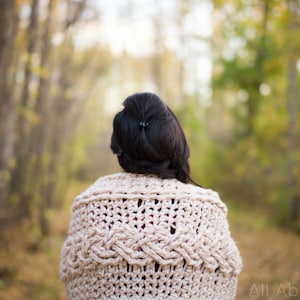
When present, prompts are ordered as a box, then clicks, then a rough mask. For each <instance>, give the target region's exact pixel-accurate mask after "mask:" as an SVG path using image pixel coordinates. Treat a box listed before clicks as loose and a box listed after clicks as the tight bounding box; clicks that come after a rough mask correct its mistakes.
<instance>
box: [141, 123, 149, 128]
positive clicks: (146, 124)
mask: <svg viewBox="0 0 300 300" xmlns="http://www.w3.org/2000/svg"><path fill="white" fill-rule="evenodd" d="M148 125H149V123H148V122H140V128H146V127H147V126H148Z"/></svg>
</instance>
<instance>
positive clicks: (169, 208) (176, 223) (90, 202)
mask: <svg viewBox="0 0 300 300" xmlns="http://www.w3.org/2000/svg"><path fill="white" fill-rule="evenodd" d="M226 214H227V209H226V206H225V205H224V203H223V202H221V200H220V199H219V196H218V194H217V193H216V192H214V191H212V190H208V189H203V188H200V187H197V186H194V185H191V184H184V183H181V182H179V181H178V180H176V179H159V178H157V177H156V176H149V175H138V174H130V173H118V174H114V175H109V176H105V177H102V178H100V179H98V180H97V181H96V182H95V183H94V184H93V185H92V186H91V187H89V188H88V189H87V190H86V191H85V192H83V193H82V194H81V195H79V196H78V197H77V198H76V199H75V201H74V204H73V207H72V218H71V221H70V227H69V232H68V236H67V239H66V240H65V242H64V245H63V248H62V252H61V263H60V275H61V279H62V281H63V282H64V283H65V285H66V290H67V298H68V299H69V300H71V299H72V300H79V299H82V300H83V299H84V300H92V299H94V300H96V299H162V300H165V299H216V300H225V299H234V298H235V294H236V288H237V276H238V274H239V273H240V271H241V266H242V263H241V258H240V255H239V251H238V249H237V247H236V245H235V243H234V241H233V240H232V239H231V237H230V231H229V226H228V222H227V219H226Z"/></svg>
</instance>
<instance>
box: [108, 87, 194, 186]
mask: <svg viewBox="0 0 300 300" xmlns="http://www.w3.org/2000/svg"><path fill="white" fill-rule="evenodd" d="M123 106H124V109H123V110H122V111H120V112H119V113H117V114H116V116H115V118H114V121H113V133H112V137H111V149H112V151H113V153H115V154H117V157H118V160H119V164H120V166H121V167H122V168H123V169H124V171H126V172H130V173H141V174H156V175H158V176H159V177H161V178H177V179H178V180H180V181H182V182H184V183H187V182H188V181H192V180H191V179H190V175H189V173H190V167H189V163H188V158H189V147H188V144H187V141H186V138H185V135H184V132H183V130H182V128H181V126H180V124H179V122H178V120H177V118H176V116H175V115H174V113H173V112H172V111H171V110H170V109H169V107H168V106H167V105H166V104H165V103H164V102H163V101H162V100H161V99H160V98H159V97H158V96H157V95H155V94H152V93H138V94H134V95H132V96H129V97H128V98H126V99H125V101H124V102H123Z"/></svg>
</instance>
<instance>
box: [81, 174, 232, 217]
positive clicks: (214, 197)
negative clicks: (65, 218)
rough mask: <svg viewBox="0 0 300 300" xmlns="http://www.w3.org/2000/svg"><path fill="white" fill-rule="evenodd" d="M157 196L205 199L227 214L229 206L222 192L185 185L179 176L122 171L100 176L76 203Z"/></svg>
mask: <svg viewBox="0 0 300 300" xmlns="http://www.w3.org/2000/svg"><path fill="white" fill-rule="evenodd" d="M124 196H126V198H127V199H128V198H137V197H142V198H149V199H151V198H153V197H155V198H157V199H161V200H163V199H182V200H187V201H202V202H210V203H211V204H216V205H217V206H219V207H220V208H221V209H222V210H224V212H225V213H227V209H226V206H225V205H224V203H223V202H222V201H221V199H220V197H219V194H218V193H217V192H216V191H214V190H212V189H208V188H203V187H200V186H196V185H194V184H186V183H183V182H180V181H179V180H177V179H161V178H159V177H157V176H156V175H148V174H135V173H127V172H120V173H114V174H110V175H106V176H102V177H100V178H99V179H97V180H96V181H95V182H94V183H93V184H92V185H91V186H89V187H88V188H87V189H86V190H85V191H83V192H82V193H81V194H79V195H78V196H77V197H76V199H75V202H82V201H92V200H93V199H99V198H104V199H107V198H109V199H112V200H113V199H122V198H124Z"/></svg>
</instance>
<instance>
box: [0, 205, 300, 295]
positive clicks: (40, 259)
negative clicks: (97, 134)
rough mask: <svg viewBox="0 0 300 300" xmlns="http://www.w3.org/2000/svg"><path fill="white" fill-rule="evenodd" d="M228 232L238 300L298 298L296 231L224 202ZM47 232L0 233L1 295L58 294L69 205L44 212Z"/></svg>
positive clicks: (298, 243) (299, 259) (299, 254)
mask: <svg viewBox="0 0 300 300" xmlns="http://www.w3.org/2000/svg"><path fill="white" fill-rule="evenodd" d="M229 211H230V213H229V219H230V223H231V230H232V235H233V238H234V239H235V240H236V242H237V243H238V247H239V249H240V251H241V254H242V257H243V261H244V268H243V272H242V273H241V275H240V278H239V289H238V296H237V299H238V300H244V299H250V300H251V299H253V300H254V299H278V300H279V299H300V251H299V249H300V236H299V235H297V234H295V233H292V232H290V231H287V230H284V229H281V228H278V227H276V226H275V225H273V224H272V223H271V222H270V221H268V218H266V217H265V216H264V215H263V214H261V213H257V212H252V211H245V210H243V209H236V208H232V209H231V208H229ZM48 217H49V220H50V222H51V232H50V234H49V236H48V237H47V238H44V239H43V240H42V241H40V240H39V238H38V236H39V234H38V230H34V229H33V230H31V232H30V233H29V234H26V235H22V234H20V230H18V229H15V230H10V232H9V235H8V234H3V237H5V238H6V240H3V239H2V241H1V242H2V243H3V246H1V248H0V249H1V250H0V251H1V252H0V254H1V255H0V299H1V300H12V299H13V300H63V299H65V295H64V288H63V286H62V284H61V283H60V281H59V276H58V264H59V252H60V248H61V244H62V241H63V239H64V237H65V231H66V228H67V226H68V219H69V208H67V207H66V209H65V210H64V211H60V212H54V211H53V212H49V216H48Z"/></svg>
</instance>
